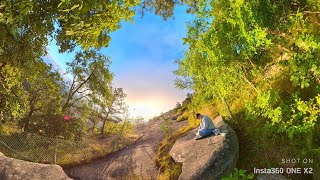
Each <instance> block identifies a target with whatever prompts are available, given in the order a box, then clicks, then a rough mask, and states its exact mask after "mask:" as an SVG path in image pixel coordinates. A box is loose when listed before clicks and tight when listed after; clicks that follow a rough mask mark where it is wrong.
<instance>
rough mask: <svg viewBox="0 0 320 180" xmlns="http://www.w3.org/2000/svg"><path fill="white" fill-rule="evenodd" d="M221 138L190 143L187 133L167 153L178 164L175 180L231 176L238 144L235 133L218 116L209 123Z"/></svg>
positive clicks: (189, 134)
mask: <svg viewBox="0 0 320 180" xmlns="http://www.w3.org/2000/svg"><path fill="white" fill-rule="evenodd" d="M213 122H214V124H215V126H216V127H217V128H219V130H220V132H221V135H218V136H210V137H207V138H203V139H200V140H193V138H194V137H195V134H194V132H193V131H190V132H189V133H188V134H187V135H186V136H184V137H182V138H180V139H178V140H177V141H176V142H175V144H174V146H173V147H172V149H171V151H170V155H171V156H172V158H173V159H174V160H175V161H176V162H181V163H182V164H183V165H182V173H181V175H180V176H179V180H191V179H214V180H216V179H217V180H218V179H221V178H222V177H223V176H227V175H229V173H230V172H232V170H233V168H234V167H235V164H236V162H237V160H238V156H239V141H238V138H237V135H236V134H235V132H234V131H233V130H232V129H231V128H230V127H229V126H228V125H227V124H226V123H225V122H224V121H223V119H222V117H221V116H219V117H217V118H215V119H214V120H213Z"/></svg>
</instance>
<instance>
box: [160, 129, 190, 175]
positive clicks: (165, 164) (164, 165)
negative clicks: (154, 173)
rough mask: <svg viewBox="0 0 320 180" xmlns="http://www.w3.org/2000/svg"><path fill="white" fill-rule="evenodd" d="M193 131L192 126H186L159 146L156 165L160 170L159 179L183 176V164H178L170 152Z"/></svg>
mask: <svg viewBox="0 0 320 180" xmlns="http://www.w3.org/2000/svg"><path fill="white" fill-rule="evenodd" d="M191 129H192V127H191V126H184V127H181V128H180V129H178V130H177V131H175V132H173V133H172V134H171V135H169V136H167V137H166V138H165V139H164V140H163V141H162V142H161V143H160V144H159V146H158V154H157V158H156V164H157V166H158V167H159V170H160V176H159V179H163V180H167V179H178V177H179V175H180V174H181V170H182V169H181V164H178V163H176V162H175V161H174V160H173V159H172V158H171V156H170V154H169V151H170V150H171V148H172V146H173V144H174V143H175V141H176V140H177V139H179V138H180V137H181V136H183V135H185V134H186V133H187V132H189V131H190V130H191Z"/></svg>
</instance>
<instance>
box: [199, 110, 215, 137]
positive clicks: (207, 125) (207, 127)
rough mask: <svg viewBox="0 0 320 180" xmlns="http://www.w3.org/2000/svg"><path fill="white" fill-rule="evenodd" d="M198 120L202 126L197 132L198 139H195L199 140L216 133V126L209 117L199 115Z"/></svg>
mask: <svg viewBox="0 0 320 180" xmlns="http://www.w3.org/2000/svg"><path fill="white" fill-rule="evenodd" d="M196 118H197V119H198V120H200V126H199V130H198V132H196V137H195V138H194V139H196V140H197V139H200V138H202V137H205V136H209V135H211V134H213V133H214V124H213V122H212V120H211V119H210V118H209V117H208V116H206V115H201V114H200V113H197V114H196Z"/></svg>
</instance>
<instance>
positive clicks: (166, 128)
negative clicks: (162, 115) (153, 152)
mask: <svg viewBox="0 0 320 180" xmlns="http://www.w3.org/2000/svg"><path fill="white" fill-rule="evenodd" d="M168 121H169V120H168V119H164V122H162V123H161V124H160V129H161V130H162V132H163V134H164V135H168V134H169V133H170V132H172V128H171V126H170V123H169V122H168Z"/></svg>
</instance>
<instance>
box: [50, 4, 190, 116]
mask: <svg viewBox="0 0 320 180" xmlns="http://www.w3.org/2000/svg"><path fill="white" fill-rule="evenodd" d="M191 18H192V16H191V15H188V14H186V13H185V8H184V7H177V9H176V10H175V18H174V19H169V20H167V21H163V20H162V18H161V17H159V16H156V15H153V14H150V13H147V14H145V16H144V17H142V18H141V16H140V15H139V14H137V15H136V17H135V20H134V23H128V22H124V23H123V24H122V28H121V29H119V30H118V31H116V32H113V33H112V34H111V42H110V44H109V46H108V47H107V48H103V49H101V51H100V52H101V53H103V54H104V55H106V56H109V57H111V60H112V64H111V67H110V70H111V72H113V74H114V75H115V78H114V86H115V87H122V88H123V89H124V92H125V93H126V94H127V98H126V103H127V104H128V105H129V107H130V109H131V110H130V111H131V114H132V115H133V116H143V117H145V118H146V119H148V118H151V117H153V116H157V115H159V114H160V113H161V112H165V111H167V110H169V109H171V108H173V107H174V106H175V104H176V102H181V101H182V100H183V99H184V98H185V95H186V91H181V90H178V89H176V88H175V86H174V78H175V77H174V74H173V73H172V71H173V70H175V69H176V68H177V67H176V64H175V63H174V61H175V60H176V59H179V58H181V57H182V56H183V51H184V48H185V47H184V46H183V44H182V38H183V37H185V36H186V33H187V29H186V25H185V23H186V22H187V21H189V20H191ZM48 52H49V55H50V56H51V57H52V59H53V60H54V61H55V63H56V64H57V65H58V66H60V67H61V68H62V69H65V68H66V65H65V63H66V62H68V61H71V60H72V58H73V54H59V53H58V48H57V47H56V46H55V42H54V41H53V42H51V44H50V45H49V46H48Z"/></svg>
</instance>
